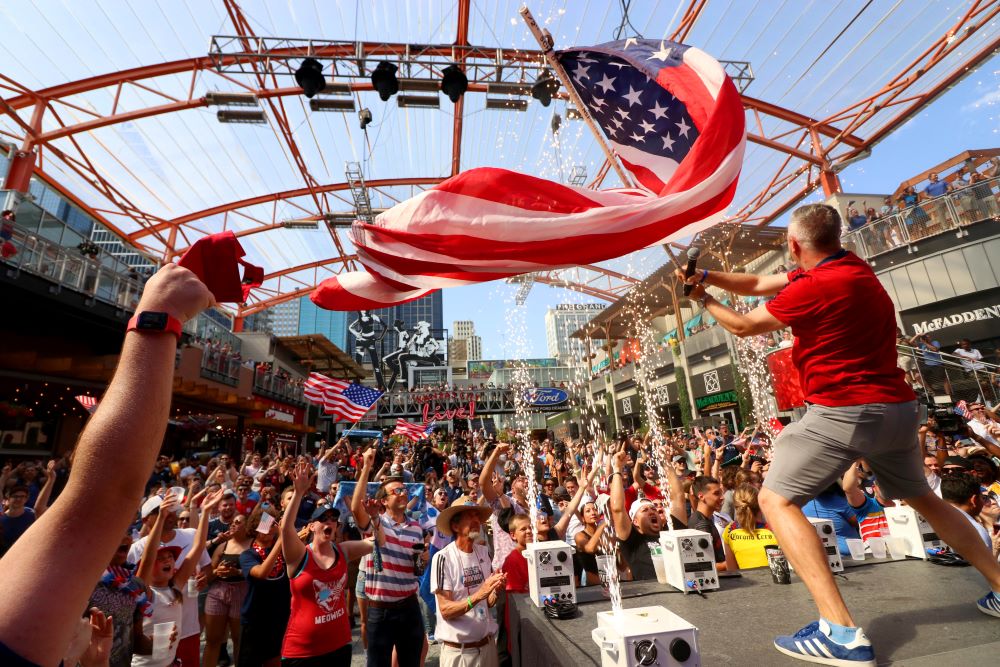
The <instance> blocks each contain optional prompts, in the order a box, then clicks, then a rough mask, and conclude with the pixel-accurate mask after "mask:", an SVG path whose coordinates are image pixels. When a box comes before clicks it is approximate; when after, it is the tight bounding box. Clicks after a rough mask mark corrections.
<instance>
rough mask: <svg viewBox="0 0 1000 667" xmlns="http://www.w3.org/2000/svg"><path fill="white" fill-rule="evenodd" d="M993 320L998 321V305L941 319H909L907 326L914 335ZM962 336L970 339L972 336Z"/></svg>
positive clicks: (999, 306)
mask: <svg viewBox="0 0 1000 667" xmlns="http://www.w3.org/2000/svg"><path fill="white" fill-rule="evenodd" d="M911 318H912V316H910V318H906V317H905V316H904V319H911ZM993 319H1000V304H997V305H993V306H986V307H984V308H975V309H973V310H964V311H961V312H958V313H952V314H949V315H942V316H941V317H935V318H930V319H925V320H922V321H912V319H911V321H910V322H909V323H908V325H909V327H910V329H911V330H912V331H913V333H914V334H926V333H931V332H934V331H940V330H942V329H948V328H951V327H957V326H959V325H961V324H970V323H972V322H982V321H984V320H993ZM964 335H965V336H966V337H969V338H972V335H969V334H964Z"/></svg>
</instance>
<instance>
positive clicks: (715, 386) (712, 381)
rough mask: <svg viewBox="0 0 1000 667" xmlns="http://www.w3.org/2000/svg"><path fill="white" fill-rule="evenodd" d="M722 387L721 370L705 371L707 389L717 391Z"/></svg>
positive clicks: (712, 391)
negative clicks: (720, 381) (720, 380)
mask: <svg viewBox="0 0 1000 667" xmlns="http://www.w3.org/2000/svg"><path fill="white" fill-rule="evenodd" d="M721 389H722V385H721V384H720V383H719V371H709V372H707V373H705V391H707V392H709V393H715V392H718V391H720V390H721Z"/></svg>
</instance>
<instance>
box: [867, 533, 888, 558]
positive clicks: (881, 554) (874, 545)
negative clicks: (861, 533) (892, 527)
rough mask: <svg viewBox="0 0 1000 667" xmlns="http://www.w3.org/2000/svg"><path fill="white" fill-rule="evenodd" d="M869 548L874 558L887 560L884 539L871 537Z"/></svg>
mask: <svg viewBox="0 0 1000 667" xmlns="http://www.w3.org/2000/svg"><path fill="white" fill-rule="evenodd" d="M868 548H869V549H871V551H872V558H885V538H884V537H869V538H868Z"/></svg>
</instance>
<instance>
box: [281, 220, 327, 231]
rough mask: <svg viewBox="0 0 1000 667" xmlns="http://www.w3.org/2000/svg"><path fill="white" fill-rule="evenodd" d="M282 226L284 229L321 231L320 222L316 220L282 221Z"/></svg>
mask: <svg viewBox="0 0 1000 667" xmlns="http://www.w3.org/2000/svg"><path fill="white" fill-rule="evenodd" d="M281 226H282V227H283V228H284V229H319V222H318V221H316V220H308V219H305V220H282V221H281Z"/></svg>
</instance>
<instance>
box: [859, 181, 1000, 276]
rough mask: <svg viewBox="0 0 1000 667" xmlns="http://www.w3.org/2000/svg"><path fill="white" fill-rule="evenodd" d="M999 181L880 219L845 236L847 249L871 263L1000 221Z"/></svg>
mask: <svg viewBox="0 0 1000 667" xmlns="http://www.w3.org/2000/svg"><path fill="white" fill-rule="evenodd" d="M998 193H1000V178H992V179H989V180H985V181H980V182H979V183H974V184H972V185H969V186H966V187H964V188H962V189H960V190H955V191H953V192H949V193H948V194H946V195H942V196H940V197H935V198H934V199H928V200H925V201H922V202H920V203H919V204H917V205H916V206H912V207H910V208H908V209H905V210H902V211H899V212H898V213H893V214H891V215H887V216H885V217H883V218H879V219H878V220H875V221H874V222H870V223H868V224H867V225H865V226H864V227H861V228H860V229H857V230H855V231H852V232H849V233H848V234H846V235H845V236H844V239H843V242H844V247H846V248H847V249H849V250H852V251H853V252H854V253H855V254H857V255H859V256H861V257H865V258H866V259H871V258H873V257H877V256H878V255H881V254H884V253H887V252H890V251H892V250H895V249H897V248H900V247H903V246H913V245H914V244H916V242H917V241H920V240H922V239H927V238H930V237H933V236H937V235H939V234H943V233H945V232H949V231H959V232H961V230H962V228H963V227H967V226H969V225H972V224H975V223H977V222H983V221H986V220H993V219H996V218H998V217H1000V204H998V203H997V195H998Z"/></svg>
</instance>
